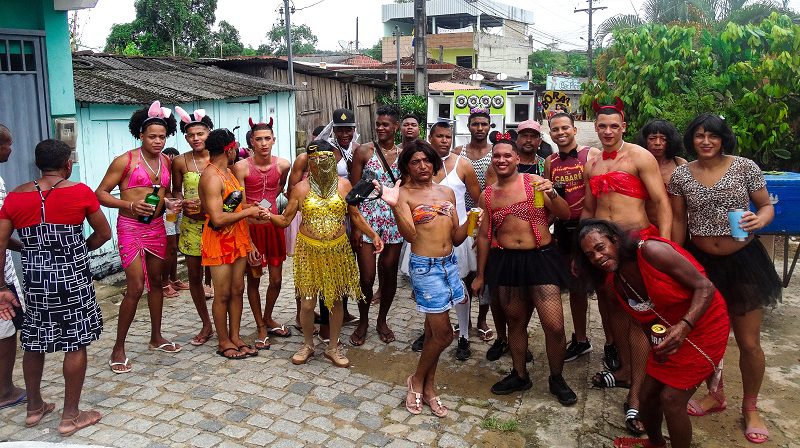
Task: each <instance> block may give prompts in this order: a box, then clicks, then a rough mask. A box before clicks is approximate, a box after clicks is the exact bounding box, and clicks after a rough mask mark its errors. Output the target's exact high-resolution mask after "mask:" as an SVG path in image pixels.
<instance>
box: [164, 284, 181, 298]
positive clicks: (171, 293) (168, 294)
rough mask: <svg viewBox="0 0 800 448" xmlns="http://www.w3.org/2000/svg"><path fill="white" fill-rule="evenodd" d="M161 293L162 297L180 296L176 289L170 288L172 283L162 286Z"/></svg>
mask: <svg viewBox="0 0 800 448" xmlns="http://www.w3.org/2000/svg"><path fill="white" fill-rule="evenodd" d="M162 295H163V296H164V297H166V298H168V299H174V298H175V297H180V296H181V293H179V292H178V291H175V290H174V289H173V288H172V285H167V286H165V287H164V288H163V292H162Z"/></svg>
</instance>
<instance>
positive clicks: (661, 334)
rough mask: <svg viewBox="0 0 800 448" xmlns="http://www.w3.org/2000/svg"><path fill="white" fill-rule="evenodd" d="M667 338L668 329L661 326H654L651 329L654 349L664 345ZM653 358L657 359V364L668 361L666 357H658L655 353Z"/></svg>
mask: <svg viewBox="0 0 800 448" xmlns="http://www.w3.org/2000/svg"><path fill="white" fill-rule="evenodd" d="M666 337H667V327H665V326H664V325H661V324H654V325H653V326H651V327H650V344H652V346H653V347H655V346H657V345H658V344H660V343H662V342H663V341H664V339H666ZM653 358H655V360H656V362H659V363H662V362H664V361H666V360H667V358H666V356H663V355H657V354H655V353H653Z"/></svg>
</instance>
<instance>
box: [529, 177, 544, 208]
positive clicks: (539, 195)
mask: <svg viewBox="0 0 800 448" xmlns="http://www.w3.org/2000/svg"><path fill="white" fill-rule="evenodd" d="M531 185H533V206H534V207H536V208H544V193H543V192H541V191H539V190H537V189H536V187H538V186H539V181H533V182H531Z"/></svg>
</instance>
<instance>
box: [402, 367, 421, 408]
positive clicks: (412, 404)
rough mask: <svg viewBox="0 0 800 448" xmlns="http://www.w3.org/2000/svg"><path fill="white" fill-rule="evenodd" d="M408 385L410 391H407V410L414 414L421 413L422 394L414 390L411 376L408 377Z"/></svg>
mask: <svg viewBox="0 0 800 448" xmlns="http://www.w3.org/2000/svg"><path fill="white" fill-rule="evenodd" d="M406 386H408V392H406V410H407V411H408V412H409V413H411V414H413V415H419V414H421V413H422V394H420V393H417V392H414V387H413V386H412V385H411V377H410V376H409V377H408V379H406Z"/></svg>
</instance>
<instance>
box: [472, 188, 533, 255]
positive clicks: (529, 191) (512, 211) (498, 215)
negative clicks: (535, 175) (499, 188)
mask: <svg viewBox="0 0 800 448" xmlns="http://www.w3.org/2000/svg"><path fill="white" fill-rule="evenodd" d="M521 176H522V183H523V185H524V187H525V200H524V201H519V202H516V203H514V204H511V205H507V206H505V207H502V208H499V209H495V210H492V186H491V185H490V186H488V187H486V190H484V192H483V194H484V199H485V200H486V209H487V210H488V212H489V216H490V217H491V222H490V223H489V235H488V236H489V245H490V246H491V244H492V236H493V234H494V232H496V231H497V229H499V228H500V226H502V225H503V221H505V219H506V218H507V217H508V216H509V215H513V216H515V217H517V218H519V219H521V220H523V221H527V222H528V223H530V225H531V230H533V235H534V237H535V238H536V247H539V246H541V244H542V234H541V232H539V227H538V226H547V225H548V222H547V210H546V209H545V208H544V207H542V208H536V207H534V206H533V186H532V185H531V178H530V175H528V174H522V175H521ZM496 244H497V243H496ZM497 247H500V248H502V246H500V245H499V244H497Z"/></svg>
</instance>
